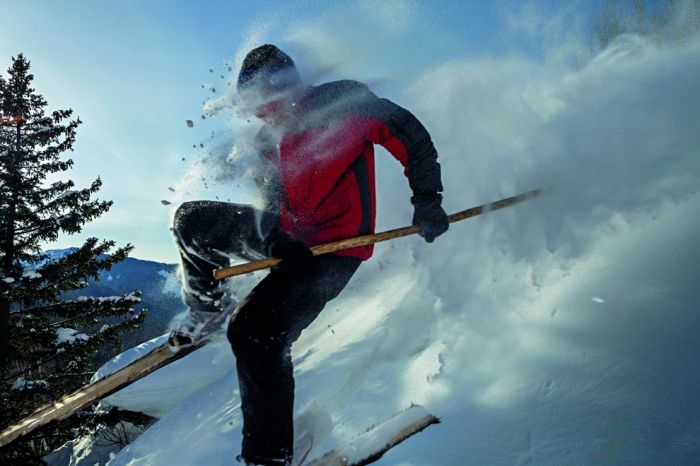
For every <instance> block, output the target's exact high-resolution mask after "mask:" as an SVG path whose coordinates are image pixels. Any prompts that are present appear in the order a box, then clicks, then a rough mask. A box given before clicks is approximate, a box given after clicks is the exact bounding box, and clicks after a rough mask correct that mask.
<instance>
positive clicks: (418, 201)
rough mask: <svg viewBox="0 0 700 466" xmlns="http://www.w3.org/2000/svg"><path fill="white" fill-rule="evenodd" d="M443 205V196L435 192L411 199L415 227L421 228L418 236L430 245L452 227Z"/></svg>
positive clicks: (418, 195)
mask: <svg viewBox="0 0 700 466" xmlns="http://www.w3.org/2000/svg"><path fill="white" fill-rule="evenodd" d="M441 203H442V196H441V195H440V194H439V193H435V192H432V193H419V194H415V195H414V196H413V197H411V204H413V208H414V209H415V210H414V211H413V225H414V226H417V227H418V228H419V230H418V234H419V235H421V236H422V237H423V238H424V239H425V241H427V242H428V243H432V242H433V241H434V240H435V238H437V237H438V236H440V235H441V234H443V233H444V232H445V231H447V228H448V227H449V225H450V222H449V221H448V219H447V214H446V213H445V211H444V209H443V208H442V206H441V205H440V204H441Z"/></svg>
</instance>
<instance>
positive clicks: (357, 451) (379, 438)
mask: <svg viewBox="0 0 700 466" xmlns="http://www.w3.org/2000/svg"><path fill="white" fill-rule="evenodd" d="M439 422H440V420H439V419H438V418H436V417H435V416H433V415H432V414H430V413H429V412H428V411H426V409H425V408H423V407H422V406H417V405H415V406H411V407H410V408H408V409H406V410H405V411H402V412H400V413H398V414H396V415H394V416H393V417H391V418H390V419H388V420H386V421H384V422H382V423H380V424H377V425H375V426H373V427H371V428H370V429H368V430H367V431H365V432H363V433H362V434H360V435H358V436H357V437H355V438H354V439H353V440H352V441H350V442H349V443H348V444H347V445H344V446H342V447H339V448H336V449H334V450H332V451H330V452H328V453H326V454H325V455H323V456H321V457H320V458H317V459H314V460H311V461H309V462H307V463H304V464H303V466H364V465H367V464H371V463H374V462H375V461H377V460H378V459H379V458H381V457H382V456H384V454H385V453H386V452H388V451H389V450H391V449H392V448H393V447H395V446H396V445H398V444H400V443H401V442H403V441H404V440H406V439H408V438H410V437H412V436H413V435H415V434H417V433H418V432H421V431H422V430H424V429H426V428H428V427H429V426H431V425H433V424H437V423H439Z"/></svg>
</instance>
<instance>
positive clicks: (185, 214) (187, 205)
mask: <svg viewBox="0 0 700 466" xmlns="http://www.w3.org/2000/svg"><path fill="white" fill-rule="evenodd" d="M200 209H201V205H200V203H198V202H196V201H189V202H183V203H182V204H181V205H180V207H178V208H177V210H176V211H175V216H174V217H173V233H174V234H175V236H176V237H182V236H183V234H184V233H185V232H188V231H191V230H192V228H193V226H194V225H196V224H197V223H198V220H197V218H196V217H197V213H198V211H199V210H200Z"/></svg>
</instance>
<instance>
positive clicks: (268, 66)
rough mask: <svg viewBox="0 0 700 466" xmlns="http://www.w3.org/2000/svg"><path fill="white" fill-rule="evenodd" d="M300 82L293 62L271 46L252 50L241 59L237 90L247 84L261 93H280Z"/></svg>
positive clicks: (266, 45)
mask: <svg viewBox="0 0 700 466" xmlns="http://www.w3.org/2000/svg"><path fill="white" fill-rule="evenodd" d="M300 82H301V79H300V78H299V73H298V72H297V69H296V67H295V66H294V61H293V60H292V59H291V57H290V56H289V55H287V54H286V53H284V52H283V51H281V50H280V49H279V48H277V47H275V46H274V45H271V44H265V45H262V46H260V47H257V48H254V49H253V50H251V51H250V52H248V55H246V56H245V58H244V59H243V65H241V72H240V73H239V74H238V83H237V86H238V90H239V91H240V90H241V89H243V88H245V87H246V86H247V85H249V84H253V85H256V86H260V87H261V89H260V90H262V91H281V90H284V89H286V88H289V87H291V86H295V85H297V84H299V83H300Z"/></svg>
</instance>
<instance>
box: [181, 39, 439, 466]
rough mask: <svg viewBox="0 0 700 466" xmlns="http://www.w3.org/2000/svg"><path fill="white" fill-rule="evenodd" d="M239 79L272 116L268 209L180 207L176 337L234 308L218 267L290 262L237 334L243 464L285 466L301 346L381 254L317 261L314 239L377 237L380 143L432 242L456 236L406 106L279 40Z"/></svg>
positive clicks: (261, 137)
mask: <svg viewBox="0 0 700 466" xmlns="http://www.w3.org/2000/svg"><path fill="white" fill-rule="evenodd" d="M237 87H238V91H239V95H240V103H241V104H242V105H244V106H245V108H247V109H248V110H249V111H250V112H251V113H253V114H255V115H256V116H257V117H258V118H260V119H262V120H263V121H264V122H265V126H264V127H263V128H262V129H261V130H260V132H259V134H258V136H257V138H256V142H257V146H258V150H259V153H260V156H261V158H262V162H263V166H264V168H263V169H261V171H260V174H259V176H258V183H259V185H260V186H261V188H262V190H263V193H264V194H265V207H264V209H262V210H261V211H259V210H257V209H255V208H253V207H251V206H244V205H237V204H231V203H223V202H209V201H198V202H189V203H185V204H183V205H182V206H181V207H180V208H179V209H178V211H177V212H176V214H175V219H174V228H173V230H174V233H175V238H176V241H177V244H178V246H179V248H180V251H181V255H182V271H183V275H184V284H183V295H184V299H185V302H186V303H187V305H188V306H189V308H190V312H189V315H188V319H187V320H186V322H185V323H184V324H183V326H182V328H181V329H179V330H178V331H176V332H174V334H173V339H177V340H178V341H179V342H184V343H185V344H186V343H187V342H188V341H192V340H193V339H194V338H196V335H197V333H198V332H199V331H200V329H201V326H202V325H203V322H205V321H206V320H208V319H209V318H210V316H211V315H212V313H214V312H219V311H220V310H221V308H222V307H226V306H231V305H232V304H231V303H229V302H228V298H227V297H226V296H225V293H224V291H223V290H222V289H221V288H220V287H218V286H217V284H216V283H215V282H214V281H213V279H212V271H213V269H215V268H218V267H225V266H227V265H229V261H230V257H231V256H237V257H240V258H243V259H246V260H252V259H258V258H260V257H261V256H275V257H280V258H282V259H283V261H282V263H281V264H280V265H279V266H278V267H277V268H275V269H273V270H272V271H271V272H270V273H269V274H268V275H267V276H266V277H265V278H264V279H263V280H262V281H261V282H260V283H259V284H258V285H257V286H256V287H255V288H254V289H253V291H252V292H251V293H250V294H249V295H248V296H247V297H246V298H245V299H244V300H243V301H242V302H241V303H239V304H238V307H237V308H236V310H235V311H234V313H233V315H232V317H231V320H230V324H229V327H228V339H229V341H230V343H231V347H232V349H233V352H234V354H235V357H236V366H237V370H238V379H239V385H240V393H241V406H242V411H243V423H244V424H243V446H242V453H241V456H240V458H241V459H242V460H243V462H244V463H245V464H247V465H251V464H255V465H288V464H291V460H292V456H293V451H292V445H293V407H294V378H293V367H292V360H291V346H292V343H293V342H294V341H295V340H296V339H297V338H298V337H299V335H300V334H301V332H302V330H303V329H304V328H306V327H307V326H308V325H309V324H311V322H312V321H313V320H314V319H315V318H316V316H317V315H318V314H319V313H320V312H321V310H322V309H323V308H324V306H325V305H326V303H327V302H328V301H330V300H331V299H333V298H335V297H336V296H337V295H338V294H339V293H340V292H341V291H342V289H343V288H344V287H345V285H346V284H347V283H348V281H349V280H350V278H351V277H352V275H353V273H354V272H355V271H356V270H357V268H358V267H359V265H360V263H361V262H362V261H363V260H367V259H369V258H370V256H371V255H372V247H371V246H364V247H358V248H354V249H349V250H346V251H341V252H338V253H336V254H328V255H322V256H317V257H314V256H313V255H312V254H311V251H310V250H309V246H313V245H316V244H320V243H325V242H329V241H334V240H339V239H344V238H348V237H352V236H357V235H364V234H369V233H372V232H373V231H374V225H375V184H374V153H373V144H381V145H383V146H384V147H385V148H386V149H387V150H388V151H389V152H390V153H391V154H392V155H393V156H394V157H396V158H397V159H398V160H399V161H400V162H401V164H402V165H403V166H404V171H405V174H406V176H407V178H408V181H409V185H410V187H411V189H412V190H413V196H412V198H411V202H412V203H413V205H414V207H415V213H414V216H413V223H414V225H417V226H418V227H419V228H420V234H421V235H422V236H423V237H424V238H425V240H426V241H428V242H432V241H433V240H434V239H435V237H437V236H438V235H440V234H442V233H443V232H444V231H445V230H447V227H448V220H447V216H446V215H445V212H444V210H443V209H442V207H441V200H442V196H441V195H440V192H441V191H442V183H441V179H440V165H439V164H438V162H437V153H436V151H435V148H434V147H433V144H432V142H431V140H430V136H429V135H428V133H427V131H426V130H425V128H424V127H423V126H422V125H421V124H420V123H419V122H418V120H417V119H416V118H415V117H414V116H413V115H411V114H410V113H409V112H408V111H406V110H405V109H403V108H401V107H399V106H397V105H396V104H394V103H392V102H390V101H388V100H386V99H380V98H378V97H376V96H375V95H374V94H373V93H372V92H370V91H369V89H368V88H367V87H366V86H365V85H363V84H361V83H359V82H356V81H337V82H332V83H327V84H323V85H320V86H310V85H307V84H305V83H304V82H302V80H301V79H300V77H299V74H298V72H297V70H296V68H295V65H294V62H293V61H292V59H291V58H290V57H289V56H288V55H287V54H285V53H284V52H282V51H281V50H280V49H278V48H277V47H275V46H274V45H263V46H261V47H258V48H256V49H254V50H252V51H251V52H250V53H249V54H248V55H247V56H246V57H245V59H244V61H243V65H242V67H241V71H240V74H239V77H238V83H237Z"/></svg>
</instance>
